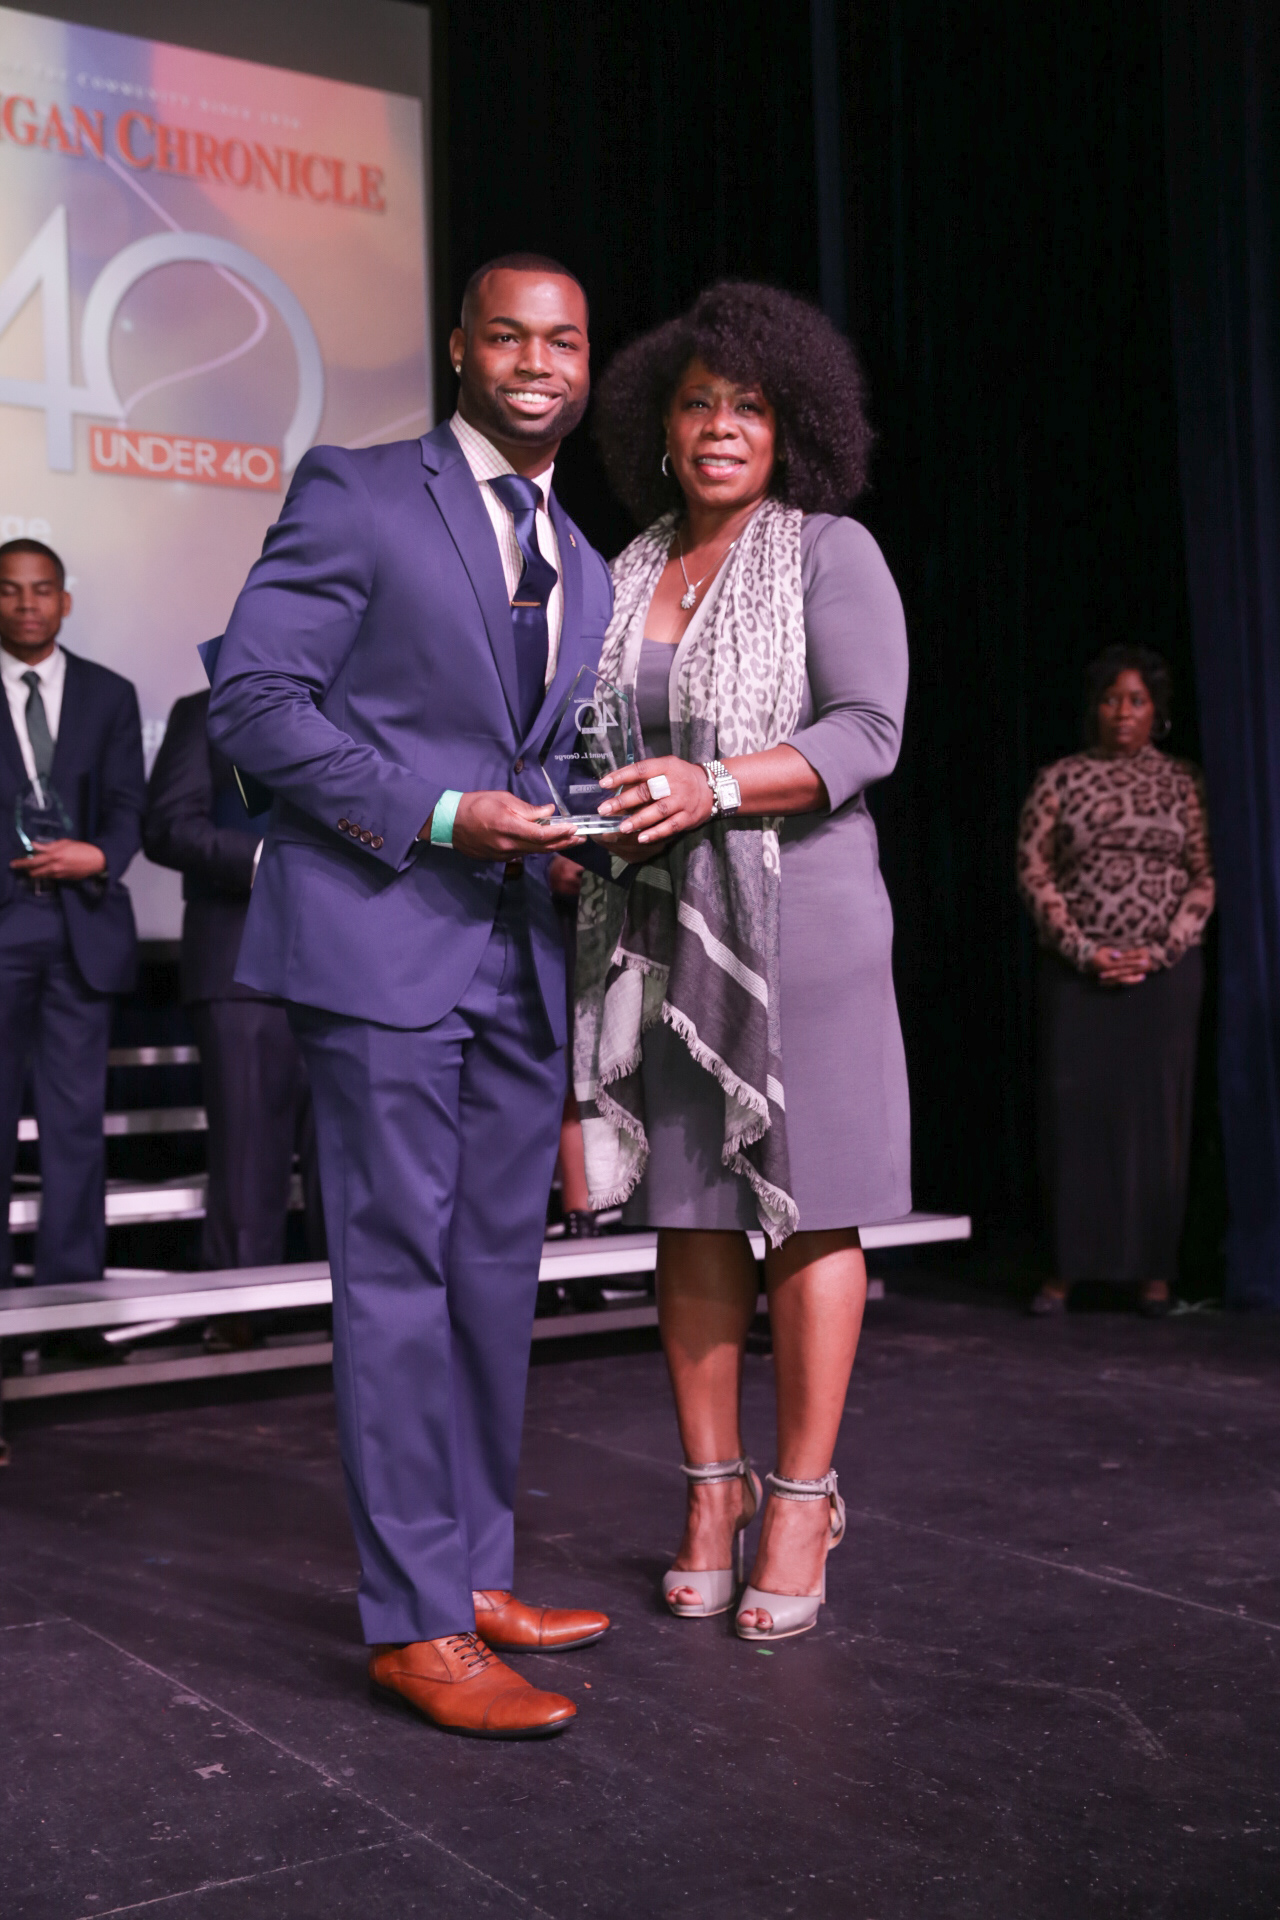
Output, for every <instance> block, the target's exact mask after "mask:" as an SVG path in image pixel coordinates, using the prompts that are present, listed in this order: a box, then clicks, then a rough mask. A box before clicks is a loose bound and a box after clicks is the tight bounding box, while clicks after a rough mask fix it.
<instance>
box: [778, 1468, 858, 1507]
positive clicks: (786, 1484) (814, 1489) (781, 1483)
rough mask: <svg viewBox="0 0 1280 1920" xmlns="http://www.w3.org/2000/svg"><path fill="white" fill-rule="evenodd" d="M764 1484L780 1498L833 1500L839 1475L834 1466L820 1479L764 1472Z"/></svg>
mask: <svg viewBox="0 0 1280 1920" xmlns="http://www.w3.org/2000/svg"><path fill="white" fill-rule="evenodd" d="M764 1478H765V1485H766V1486H767V1487H768V1488H769V1490H770V1492H771V1493H775V1494H776V1495H777V1496H778V1498H779V1499H780V1500H834V1499H835V1497H836V1488H837V1486H838V1485H839V1476H838V1475H837V1473H836V1470H835V1468H834V1467H832V1469H831V1471H830V1473H824V1474H823V1476H822V1478H821V1480H786V1479H784V1478H783V1476H782V1475H781V1474H780V1473H766V1475H765V1477H764Z"/></svg>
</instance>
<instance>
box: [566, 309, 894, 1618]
mask: <svg viewBox="0 0 1280 1920" xmlns="http://www.w3.org/2000/svg"><path fill="white" fill-rule="evenodd" d="M597 431H598V437H599V440H600V445H601V449H602V452H603V455H604V459H605V463H606V467H607V469H608V471H609V474H610V478H611V480H612V482H613V484H614V486H615V487H616V489H617V491H618V492H619V494H620V495H621V497H622V499H623V500H624V502H625V503H626V504H627V505H628V506H629V507H630V508H631V509H632V510H633V512H634V513H635V515H636V518H637V519H638V520H641V521H642V522H646V523H648V522H652V524H649V525H648V526H647V531H646V532H644V533H642V534H641V535H640V536H639V537H638V539H636V540H635V541H633V542H632V544H631V545H630V546H629V547H628V548H627V549H626V550H625V551H624V552H623V553H622V554H620V555H619V557H618V559H617V560H616V561H615V562H614V566H613V571H614V584H615V612H614V618H613V620H612V622H611V624H610V627H609V632H608V635H607V637H606V641H605V646H604V651H603V653H602V656H601V672H602V673H603V674H604V675H605V676H606V677H608V678H610V679H612V680H614V681H615V682H616V683H617V684H620V685H626V686H631V687H634V689H635V697H636V706H637V710H638V718H639V723H640V729H641V733H642V735H643V748H642V752H643V756H644V757H643V758H642V759H640V760H639V761H638V763H637V764H636V765H635V766H633V767H630V768H627V769H625V770H624V771H623V772H621V773H620V774H618V775H612V776H610V779H609V782H608V784H610V785H612V786H614V787H615V788H616V797H615V798H614V799H613V800H611V801H609V802H607V803H606V805H605V807H604V808H602V811H607V812H610V813H616V814H618V815H619V825H620V828H621V831H620V833H619V836H618V839H617V840H616V841H612V842H609V843H606V844H610V845H611V849H612V851H613V853H614V856H615V875H616V876H620V877H624V878H627V879H629V881H630V885H629V886H627V887H621V886H617V885H610V884H608V883H607V882H605V881H604V880H601V879H598V878H596V877H595V876H593V875H588V876H587V878H586V880H585V882H584V887H583V896H582V905H581V908H580V918H579V963H578V980H577V1042H576V1048H575V1082H576V1086H577V1093H578V1101H579V1107H580V1110H581V1112H582V1115H583V1124H584V1143H585V1148H586V1159H587V1173H588V1180H589V1183H590V1186H591V1189H592V1204H593V1205H594V1206H596V1207H605V1206H611V1205H618V1204H625V1206H626V1208H627V1217H628V1220H629V1221H632V1222H634V1223H635V1224H641V1223H645V1224H649V1225H652V1226H656V1227H657V1228H658V1230H659V1240H658V1305H659V1320H660V1326H661V1331H662V1340H663V1346H664V1349H665V1352H666V1357H667V1362H668V1366H669V1369H670V1374H671V1380H672V1385H673V1388H674V1392H675V1400H676V1411H677V1417H678V1421H679V1427H680V1436H681V1440H682V1442H683V1446H684V1452H685V1459H686V1462H687V1464H686V1466H685V1468H684V1472H685V1473H686V1475H687V1476H688V1482H689V1485H688V1511H687V1518H686V1525H685V1532H684V1538H683V1540H682V1541H681V1544H680V1549H679V1552H678V1553H677V1555H676V1558H675V1561H674V1563H673V1566H672V1569H671V1571H670V1572H669V1573H668V1574H667V1575H666V1577H665V1579H664V1582H663V1591H664V1594H665V1596H666V1599H667V1603H668V1605H669V1606H670V1608H671V1610H672V1612H673V1613H676V1614H678V1615H680V1616H683V1617H691V1616H696V1617H704V1616H706V1615H708V1614H714V1613H720V1612H724V1611H726V1610H727V1609H728V1608H729V1607H730V1606H731V1605H732V1604H733V1601H734V1599H735V1597H736V1596H737V1585H736V1582H735V1577H734V1570H733V1565H732V1563H733V1560H734V1547H735V1545H736V1548H737V1563H738V1565H737V1578H738V1580H740V1579H741V1575H742V1557H743V1556H742V1543H743V1536H744V1533H745V1529H746V1527H747V1526H748V1525H749V1524H750V1522H751V1520H752V1519H753V1518H754V1515H755V1512H756V1510H757V1507H758V1506H759V1504H760V1499H761V1490H760V1486H759V1482H758V1480H757V1479H756V1477H755V1475H754V1474H753V1473H752V1472H751V1470H750V1466H749V1464H748V1462H747V1461H746V1460H745V1459H744V1457H743V1448H742V1439H741V1432H740V1426H739V1398H740V1389H741V1381H742V1360H743V1352H744V1349H745V1343H746V1335H747V1329H748V1327H749V1326H750V1323H751V1319H752V1316H753V1314H754V1312H755V1302H756V1269H755V1261H754V1258H753V1255H752V1251H751V1245H750V1242H749V1240H748V1237H747V1236H748V1232H749V1231H751V1230H752V1229H757V1228H759V1227H761V1226H763V1227H764V1229H765V1231H766V1234H767V1238H768V1241H769V1245H768V1248H767V1251H766V1256H765V1281H766V1286H767V1288H768V1293H769V1310H770V1321H771V1325H772V1331H773V1352H774V1361H775V1375H776V1380H777V1398H778V1452H777V1462H778V1466H777V1471H776V1472H775V1473H771V1474H770V1475H769V1476H768V1479H769V1485H770V1488H771V1492H772V1494H773V1496H774V1497H773V1498H771V1499H770V1501H769V1504H768V1508H767V1510H766V1513H765V1518H764V1525H763V1529H762V1533H761V1538H760V1543H759V1547H758V1550H757V1553H756V1558H755V1563H754V1566H753V1570H752V1575H751V1584H750V1585H749V1586H748V1587H747V1588H746V1590H745V1592H743V1593H742V1594H741V1596H740V1598H739V1606H738V1612H737V1621H736V1624H737V1631H738V1633H739V1634H740V1635H741V1636H742V1637H743V1638H745V1639H752V1640H771V1639H780V1638H783V1637H785V1636H786V1635H789V1634H794V1633H800V1632H804V1631H805V1630H806V1629H807V1628H809V1627H811V1626H813V1625H814V1623H815V1621H816V1619H817V1615H818V1609H819V1606H820V1605H821V1601H822V1598H823V1597H824V1595H825V1583H826V1576H825V1562H826V1556H827V1553H828V1551H829V1549H830V1547H831V1546H833V1545H834V1544H836V1543H837V1542H838V1541H839V1539H840V1537H841V1535H842V1533H843V1529H844V1508H843V1503H842V1502H841V1500H840V1497H839V1494H838V1492H837V1489H836V1476H835V1474H834V1473H833V1472H832V1471H831V1458H832V1453H833V1450H834V1446H835V1440H836V1435H837V1432H838V1429H839V1424H840V1416H841V1413H842V1410H843V1407H844V1400H845V1394H846V1391H847V1387H848V1381H849V1374H850V1370H851V1368H852V1365H853V1360H854V1354H855V1351H856V1348H857V1343H858V1335H859V1330H860V1327H861V1321H862V1310H863V1303H864V1300H865V1297H866V1268H865V1265H864V1262H863V1257H862V1252H861V1248H860V1243H859V1238H858V1228H859V1226H860V1225H867V1224H870V1223H871V1222H874V1221H880V1220H886V1219H891V1218H894V1217H896V1216H898V1215H901V1214H904V1213H906V1212H908V1211H909V1210H910V1206H911V1192H910V1132H909V1112H908V1100H907V1082H906V1068H905V1062H904V1058H903V1050H902V1038H901V1033H900V1030H899V1026H898V1015H897V1007H896V1003H895V1000H894V991H893V976H892V969H891V945H892V916H891V912H890V907H889V901H888V898H887V895H886V893H885V889H884V885H883V883H882V881H881V878H880V871H879V864H878V859H877V849H876V834H875V828H874V826H873V824H872V821H871V817H870V814H869V813H868V811H867V804H866V798H865V793H866V789H867V787H868V786H870V785H871V783H872V782H873V781H876V780H879V779H882V778H883V777H884V776H885V775H886V774H888V773H889V772H891V770H892V768H893V765H894V762H895V760H896V758H897V754H898V746H899V740H900V736H901V728H902V714H903V706H904V702H905V698H906V687H907V650H906V635H905V630H904V623H903V616H902V606H901V602H900V600H899V598H898V594H897V591H896V589H895V587H894V584H893V581H892V579H891V577H890V575H889V571H888V569H887V567H886V566H885V563H884V560H883V558H882V556H881V554H880V551H879V549H878V547H877V546H876V543H875V541H874V540H873V539H872V537H871V535H870V534H869V533H868V532H867V531H866V530H865V528H863V527H861V526H859V525H858V524H857V522H855V521H853V520H850V519H846V518H843V517H841V512H842V509H843V508H844V506H845V505H846V503H847V502H848V501H850V500H851V499H853V498H854V497H855V496H856V494H857V493H859V492H860V491H861V488H862V486H863V484H864V481H865V472H866V463H867V455H868V452H869V447H870V440H871V434H870V430H869V428H868V426H867V422H866V416H865V410H864V403H863V390H862V382H861V377H860V374H859V370H858V367H857V363H856V361H855V359H854V356H853V353H852V350H851V349H850V347H849V345H848V343H847V341H845V340H844V339H843V337H842V336H841V335H839V334H838V333H837V332H836V331H835V329H834V328H833V327H831V325H830V324H829V323H828V322H827V321H826V320H825V319H824V318H823V316H822V315H821V314H819V313H818V312H816V311H815V310H814V309H813V308H812V307H810V306H808V305H807V304H806V303H804V302H802V301H800V300H797V299H794V298H792V297H791V296H789V295H786V294H782V293H779V292H777V291H775V290H773V289H770V288H765V287H755V286H749V285H735V284H726V285H722V286H719V287H713V288H711V289H710V290H709V291H708V292H706V293H704V294H703V295H702V296H701V297H700V298H699V300H698V301H697V302H696V304H695V305H694V307H693V309H692V310H691V312H690V313H689V314H688V315H687V316H686V317H685V318H684V319H682V320H679V321H675V322H672V323H670V324H669V325H667V326H665V327H662V328H659V329H658V330H657V331H656V332H654V333H652V334H649V335H647V336H645V337H644V338H643V339H641V340H639V341H637V342H635V343H634V344H633V345H632V346H631V347H629V348H627V349H626V350H625V351H624V352H623V353H622V354H620V355H619V356H618V358H617V359H616V360H615V361H614V363H613V365H612V367H611V368H610V370H609V372H608V374H607V375H606V377H605V379H604V381H603V383H602V385H601V389H600V392H599V396H598V429H597ZM655 513H656V515H657V517H656V519H655V517H654V516H655ZM624 863H625V864H624ZM628 866H629V867H630V869H631V871H630V873H627V871H626V869H627V867H628Z"/></svg>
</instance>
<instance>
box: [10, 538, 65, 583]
mask: <svg viewBox="0 0 1280 1920" xmlns="http://www.w3.org/2000/svg"><path fill="white" fill-rule="evenodd" d="M6 553H42V554H43V555H44V557H45V559H46V560H52V562H53V570H54V572H55V573H56V574H57V576H58V590H59V592H60V593H65V592H66V588H67V570H66V568H65V567H64V566H63V564H62V561H61V558H60V557H59V556H58V555H57V554H56V553H55V552H54V550H53V548H52V547H46V545H45V543H44V541H43V540H6V541H5V543H4V545H3V546H2V547H0V560H3V559H4V557H5V555H6Z"/></svg>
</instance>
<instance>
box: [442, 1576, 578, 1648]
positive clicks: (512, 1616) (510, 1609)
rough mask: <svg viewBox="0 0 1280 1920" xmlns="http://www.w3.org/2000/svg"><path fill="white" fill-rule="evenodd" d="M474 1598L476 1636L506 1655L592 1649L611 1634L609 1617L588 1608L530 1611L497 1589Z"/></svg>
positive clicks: (536, 1608) (538, 1608)
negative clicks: (605, 1635) (593, 1645)
mask: <svg viewBox="0 0 1280 1920" xmlns="http://www.w3.org/2000/svg"><path fill="white" fill-rule="evenodd" d="M471 1598H472V1599H473V1600H474V1602H475V1608H476V1632H477V1633H478V1634H479V1635H480V1638H481V1639H482V1640H483V1641H484V1642H485V1643H486V1645H488V1646H490V1647H497V1648H498V1649H499V1650H500V1651H501V1652H503V1653H564V1652H566V1651H567V1650H568V1649H569V1648H570V1647H589V1646H590V1645H591V1642H592V1641H593V1640H599V1639H600V1638H601V1637H602V1636H603V1635H604V1634H606V1633H608V1631H609V1616H608V1614H607V1613H593V1612H591V1611H590V1609H588V1608H573V1607H530V1606H526V1605H525V1603H524V1601H523V1600H517V1599H516V1596H515V1595H514V1593H504V1592H502V1591H501V1590H499V1589H497V1588H490V1589H489V1590H488V1591H487V1592H484V1593H473V1594H472V1596H471Z"/></svg>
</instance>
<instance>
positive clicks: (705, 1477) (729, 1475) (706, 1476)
mask: <svg viewBox="0 0 1280 1920" xmlns="http://www.w3.org/2000/svg"><path fill="white" fill-rule="evenodd" d="M750 1466H751V1462H750V1460H749V1459H748V1458H747V1457H746V1455H744V1456H743V1458H742V1459H741V1460H708V1461H707V1464H706V1465H705V1466H704V1467H685V1466H682V1467H681V1469H680V1471H681V1473H682V1474H683V1475H684V1477H685V1479H686V1480H693V1481H695V1482H696V1483H697V1485H698V1486H700V1487H706V1486H710V1485H712V1483H713V1482H714V1481H716V1480H745V1479H746V1477H747V1473H748V1470H749V1468H750Z"/></svg>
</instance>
